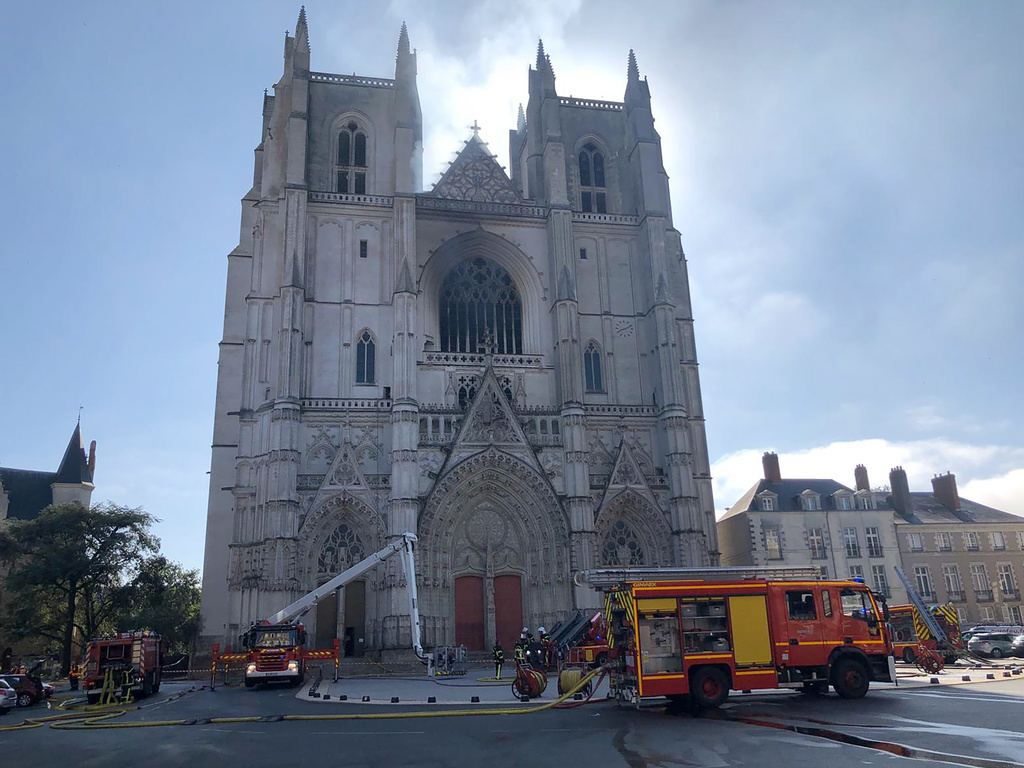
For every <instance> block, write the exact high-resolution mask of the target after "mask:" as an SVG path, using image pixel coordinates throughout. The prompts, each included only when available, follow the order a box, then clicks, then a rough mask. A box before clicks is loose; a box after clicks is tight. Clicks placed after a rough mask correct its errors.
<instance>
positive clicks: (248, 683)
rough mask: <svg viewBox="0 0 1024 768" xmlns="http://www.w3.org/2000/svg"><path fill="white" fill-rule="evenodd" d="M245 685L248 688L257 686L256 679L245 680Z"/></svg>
mask: <svg viewBox="0 0 1024 768" xmlns="http://www.w3.org/2000/svg"><path fill="white" fill-rule="evenodd" d="M245 687H246V688H255V687H256V681H255V680H246V681H245Z"/></svg>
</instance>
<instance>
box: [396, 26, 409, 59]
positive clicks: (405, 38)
mask: <svg viewBox="0 0 1024 768" xmlns="http://www.w3.org/2000/svg"><path fill="white" fill-rule="evenodd" d="M410 53H411V50H410V49H409V29H408V28H407V27H406V26H405V22H404V21H403V22H402V29H401V31H400V32H399V33H398V55H399V57H401V56H402V55H403V54H404V55H406V56H408V55H409V54H410Z"/></svg>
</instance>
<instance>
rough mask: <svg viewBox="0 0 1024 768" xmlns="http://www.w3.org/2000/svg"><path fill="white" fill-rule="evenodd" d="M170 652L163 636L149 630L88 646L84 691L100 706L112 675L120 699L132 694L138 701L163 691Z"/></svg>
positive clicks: (116, 636) (93, 642)
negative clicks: (166, 657)
mask: <svg viewBox="0 0 1024 768" xmlns="http://www.w3.org/2000/svg"><path fill="white" fill-rule="evenodd" d="M166 651H167V644H166V643H164V641H163V640H161V639H160V635H158V634H156V633H155V632H150V631H149V630H146V631H144V632H134V631H133V632H120V633H118V634H116V635H114V636H112V637H101V638H97V639H95V640H90V641H89V643H88V644H87V645H86V646H85V670H84V673H83V675H82V687H83V688H84V689H85V696H86V698H87V699H88V701H89V703H90V704H96V703H98V702H99V700H100V695H101V693H102V690H103V684H104V682H105V680H106V679H107V677H108V673H109V678H110V681H111V683H112V686H113V688H114V689H115V690H116V692H117V695H118V696H121V695H122V694H124V693H126V692H128V691H130V692H131V693H132V694H133V695H134V696H136V697H139V696H148V695H149V694H151V693H156V692H157V691H159V690H160V669H161V667H162V666H163V657H164V653H166ZM126 689H127V691H126Z"/></svg>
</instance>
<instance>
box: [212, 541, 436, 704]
mask: <svg viewBox="0 0 1024 768" xmlns="http://www.w3.org/2000/svg"><path fill="white" fill-rule="evenodd" d="M415 542H416V536H415V535H414V534H412V533H403V534H402V535H401V536H399V537H398V538H396V539H395V540H394V541H392V542H390V543H389V544H388V545H387V546H386V547H384V548H383V549H381V550H379V551H378V552H375V553H373V554H372V555H370V556H369V557H367V558H366V559H364V560H362V561H360V562H358V563H356V564H355V565H353V566H352V567H351V568H348V569H346V570H344V571H342V572H341V573H339V574H338V575H337V576H335V577H334V578H333V579H331V580H330V581H328V582H327V583H325V584H324V585H323V586H320V587H317V588H316V589H314V590H313V591H312V592H310V593H308V594H306V595H303V596H302V597H300V598H299V599H298V600H296V601H295V602H293V603H291V604H290V605H287V606H285V607H284V608H282V609H281V610H280V611H278V612H277V613H275V614H273V615H272V616H270V617H268V618H267V619H264V620H263V621H260V622H255V623H253V625H252V626H251V627H250V628H249V629H248V631H246V632H245V634H244V635H242V646H243V647H244V648H246V656H245V685H246V687H247V688H252V687H253V686H255V685H257V684H259V683H266V682H273V681H287V682H291V683H292V684H294V685H299V684H300V683H301V682H302V679H303V677H304V675H305V673H306V662H307V661H314V660H324V659H330V658H333V659H334V660H335V669H337V664H338V661H339V658H338V656H339V648H338V643H337V641H335V646H334V650H333V651H329V650H307V649H306V647H305V645H306V639H307V638H306V630H305V627H303V625H302V623H301V622H299V621H298V619H299V618H300V617H301V616H302V615H303V614H305V613H306V611H308V610H310V609H311V608H313V607H314V606H316V604H317V602H318V601H319V600H320V598H322V597H325V596H327V595H331V594H333V593H334V592H335V591H337V590H338V589H340V588H341V587H344V586H345V585H346V584H348V583H349V582H351V581H354V580H355V579H358V578H359V577H360V576H362V575H363V574H365V573H366V572H367V571H369V570H371V569H373V568H376V567H377V566H378V565H380V564H381V563H383V562H385V561H386V560H388V559H389V558H391V557H392V556H393V555H396V554H401V556H402V558H401V559H402V562H403V568H404V571H405V582H406V592H407V594H408V597H409V620H410V629H411V630H412V647H413V651H414V652H415V653H416V656H417V658H419V659H420V660H421V661H424V662H426V661H427V660H428V657H427V656H426V655H425V654H424V653H423V646H422V645H421V644H420V609H419V600H418V598H417V594H416V562H415V559H414V557H413V544H414V543H415ZM222 658H223V657H222Z"/></svg>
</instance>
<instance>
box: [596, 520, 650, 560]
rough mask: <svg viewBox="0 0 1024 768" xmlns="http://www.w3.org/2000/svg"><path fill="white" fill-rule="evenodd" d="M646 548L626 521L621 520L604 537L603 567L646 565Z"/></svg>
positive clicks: (602, 548) (602, 550)
mask: <svg viewBox="0 0 1024 768" xmlns="http://www.w3.org/2000/svg"><path fill="white" fill-rule="evenodd" d="M644 560H645V558H644V548H643V545H642V544H641V543H640V539H639V537H637V535H636V531H634V530H633V529H632V528H631V527H630V526H629V525H627V524H626V522H625V521H623V520H619V521H617V522H616V523H615V525H613V526H612V527H611V529H610V530H609V531H608V533H606V534H605V536H604V542H603V543H602V545H601V565H611V566H616V565H618V566H622V567H627V566H630V565H644Z"/></svg>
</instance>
